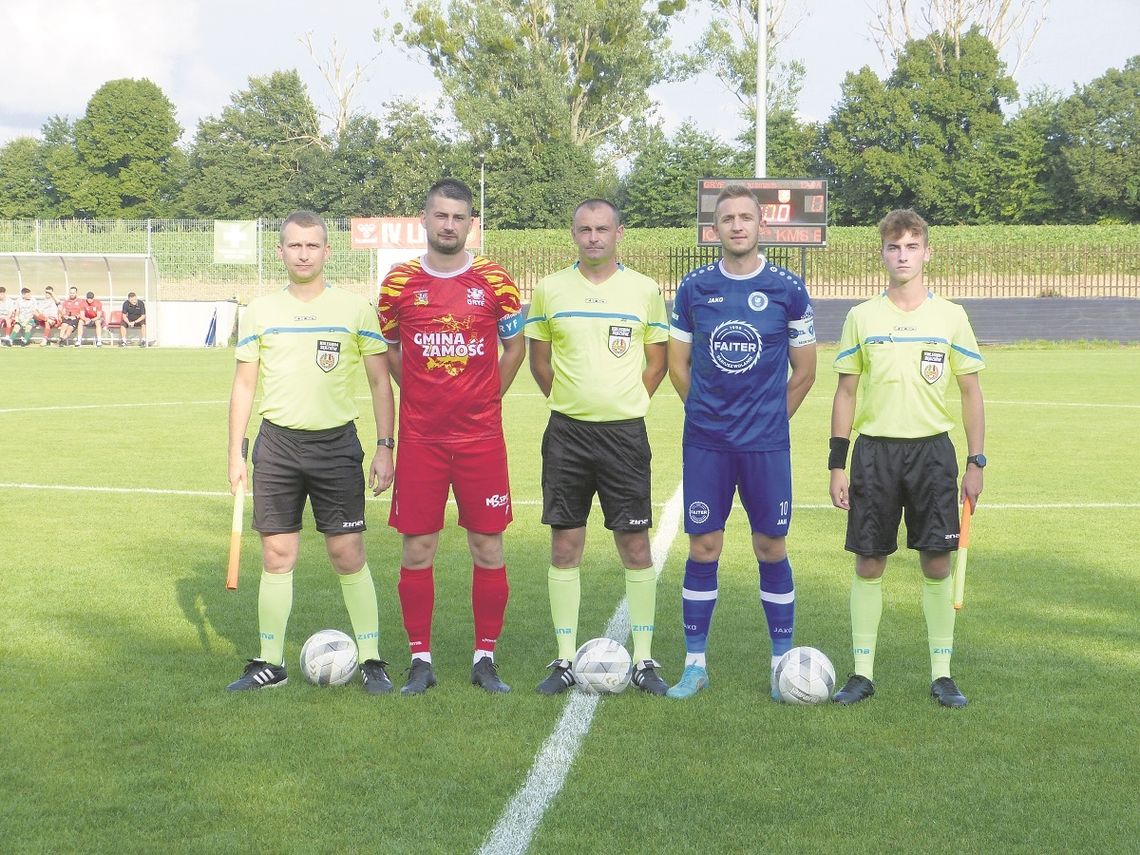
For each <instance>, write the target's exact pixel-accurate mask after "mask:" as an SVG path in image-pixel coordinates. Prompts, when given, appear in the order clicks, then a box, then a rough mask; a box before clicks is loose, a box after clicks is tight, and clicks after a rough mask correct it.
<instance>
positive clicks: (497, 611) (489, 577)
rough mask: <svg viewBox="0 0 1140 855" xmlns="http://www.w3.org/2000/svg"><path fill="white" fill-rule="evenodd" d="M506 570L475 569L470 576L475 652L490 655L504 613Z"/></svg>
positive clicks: (507, 590) (501, 625) (507, 589)
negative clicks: (478, 651) (483, 652)
mask: <svg viewBox="0 0 1140 855" xmlns="http://www.w3.org/2000/svg"><path fill="white" fill-rule="evenodd" d="M510 591H511V589H510V587H509V586H508V585H507V568H506V567H479V566H475V567H474V568H473V569H472V574H471V612H472V614H474V616H475V649H476V650H487V651H490V652H492V653H493V652H494V650H495V642H497V641H498V640H499V633H500V632H502V631H503V615H504V614H505V613H506V611H507V597H508V596H509V595H510Z"/></svg>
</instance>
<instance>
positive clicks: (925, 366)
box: [922, 350, 946, 385]
mask: <svg viewBox="0 0 1140 855" xmlns="http://www.w3.org/2000/svg"><path fill="white" fill-rule="evenodd" d="M945 368H946V354H945V353H943V352H942V351H940V350H924V351H923V352H922V379H923V380H925V381H926V382H927V383H930V384H931V385H934V384H935V383H937V382H938V381H939V380H941V379H942V372H943V371H944V370H945Z"/></svg>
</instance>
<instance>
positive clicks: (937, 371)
mask: <svg viewBox="0 0 1140 855" xmlns="http://www.w3.org/2000/svg"><path fill="white" fill-rule="evenodd" d="M985 367H986V365H985V362H984V361H983V360H982V355H981V353H979V352H978V342H977V339H975V338H974V331H973V329H972V328H971V327H970V321H969V319H968V318H967V317H966V311H965V309H963V308H962V307H961V306H959V305H957V304H956V303H951V302H950V301H949V300H944V299H942V298H941V297H938V296H936V295H935V294H934V293H933V292H929V291H928V292H927V299H926V300H924V301H923V303H922V305H921V306H919V307H918V308H917V309H915V310H914V311H911V312H904V311H903V310H902V309H900V308H898V306H896V305H895V304H894V303H892V302H891V300H890V298H889V297H887V295H886V292H883V293H882V294H880V295H879V296H878V297H874V298H872V299H870V300H867V301H866V302H865V303H860V304H859V305H858V306H855V307H854V308H853V309H851V311H850V312H848V313H847V320H846V321H844V323H843V334H842V336H841V338H840V340H839V354H838V355H837V356H836V357H835V371H836V372H837V373H839V374H859V375H861V376H860V378H859V391H858V395H857V397H856V403H855V425H854V427H855V430H857V431H858V432H859V433H861V434H866V435H867V436H883V437H893V438H898V439H913V438H917V437H923V436H934V435H935V434H939V433H943V432H944V431H949V430H950V429H951V428H953V427H954V420H953V419H952V418H951V416H950V410H949V408H948V407H947V406H946V393H947V391H948V389H949V387H950V378H951V377H953V376H956V375H958V374H974V373H976V372H978V371H981V370H982V369H983V368H985Z"/></svg>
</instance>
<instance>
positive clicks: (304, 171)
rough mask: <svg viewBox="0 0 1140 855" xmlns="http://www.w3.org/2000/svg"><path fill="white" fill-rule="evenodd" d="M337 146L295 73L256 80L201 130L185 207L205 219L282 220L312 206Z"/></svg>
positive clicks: (203, 123)
mask: <svg viewBox="0 0 1140 855" xmlns="http://www.w3.org/2000/svg"><path fill="white" fill-rule="evenodd" d="M329 146H330V143H329V141H328V140H327V139H325V138H323V137H322V136H321V132H320V126H319V121H318V118H317V111H316V108H315V107H314V106H313V102H312V101H311V100H309V95H308V91H307V90H306V89H305V85H304V83H302V82H301V78H300V77H299V76H298V74H297V72H296V71H275V72H273V73H272V74H270V75H268V76H266V77H251V78H250V79H249V88H248V89H245V90H242V91H240V92H237V93H236V94H234V96H233V98H232V101H231V103H230V104H229V105H228V106H227V107H225V108H224V109H223V110H222V114H221V115H220V116H218V117H213V116H211V117H207V118H205V119H203V120H202V121H201V122H199V123H198V131H197V133H196V134H195V137H194V145H193V148H192V150H191V153H190V162H189V177H188V179H187V183H186V187H185V190H184V192H183V196H182V206H183V208H184V209H185V210H186V211H187V212H188V213H189V214H190V215H192V216H201V217H219V218H228V217H242V218H245V217H277V216H284V215H285V214H287V213H288V212H289V211H291V210H293V209H294V208H297V207H299V206H305V205H312V204H313V202H312V201H311V200H312V198H313V195H314V188H315V187H316V186H317V185H318V184H319V181H320V178H319V176H321V175H322V174H325V173H326V169H327V164H328V160H327V157H328V155H327V151H326V149H328V148H329Z"/></svg>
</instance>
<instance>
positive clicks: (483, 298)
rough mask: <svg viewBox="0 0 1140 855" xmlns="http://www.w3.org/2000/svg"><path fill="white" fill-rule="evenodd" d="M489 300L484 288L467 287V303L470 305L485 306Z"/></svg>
mask: <svg viewBox="0 0 1140 855" xmlns="http://www.w3.org/2000/svg"><path fill="white" fill-rule="evenodd" d="M486 302H487V295H486V293H484V291H483V289H482V288H468V289H467V305H468V306H483V305H485V304H486Z"/></svg>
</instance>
